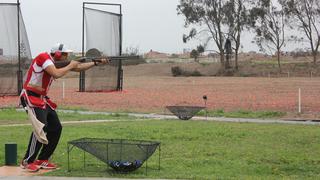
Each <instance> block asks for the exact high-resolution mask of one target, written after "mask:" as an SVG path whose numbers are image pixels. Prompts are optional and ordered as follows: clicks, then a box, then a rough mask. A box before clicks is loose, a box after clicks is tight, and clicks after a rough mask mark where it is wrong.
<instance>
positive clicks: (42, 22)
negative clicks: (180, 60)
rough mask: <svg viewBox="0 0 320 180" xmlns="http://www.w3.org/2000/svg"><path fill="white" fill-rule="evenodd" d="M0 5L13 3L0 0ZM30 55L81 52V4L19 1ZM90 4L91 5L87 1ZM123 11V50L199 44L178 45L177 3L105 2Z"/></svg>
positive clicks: (172, 49) (173, 49)
mask: <svg viewBox="0 0 320 180" xmlns="http://www.w3.org/2000/svg"><path fill="white" fill-rule="evenodd" d="M0 2H16V1H12V0H0ZM20 2H21V10H22V15H23V18H24V22H25V26H26V29H27V33H28V37H29V42H30V46H31V52H32V55H33V56H35V55H36V54H38V53H40V52H43V51H49V50H50V48H51V46H52V45H53V44H55V43H56V42H61V43H64V44H66V45H68V46H69V48H71V49H73V50H74V51H81V33H82V2H83V0H20ZM87 2H92V1H87ZM95 2H106V3H121V4H122V7H123V50H125V49H126V47H138V48H139V49H140V53H145V52H148V51H149V50H150V49H152V50H155V51H160V52H166V53H180V52H182V51H183V49H184V48H194V47H196V46H197V45H198V44H199V43H200V42H199V41H196V40H194V41H192V42H189V43H187V44H184V43H183V42H182V35H183V34H184V33H188V32H189V30H187V29H185V28H184V26H183V25H184V19H183V17H182V16H181V15H179V16H178V15H177V11H176V7H177V5H178V3H179V0H117V1H116V0H108V1H98V0H97V1H95ZM251 38H252V37H250V35H248V34H247V35H244V39H243V44H244V49H243V50H244V51H250V50H255V51H257V47H256V45H254V44H252V43H251Z"/></svg>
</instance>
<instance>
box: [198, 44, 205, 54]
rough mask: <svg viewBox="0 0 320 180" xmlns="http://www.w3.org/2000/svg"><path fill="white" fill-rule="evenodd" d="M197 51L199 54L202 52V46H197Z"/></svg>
mask: <svg viewBox="0 0 320 180" xmlns="http://www.w3.org/2000/svg"><path fill="white" fill-rule="evenodd" d="M197 51H198V52H199V55H201V54H202V53H204V47H203V46H202V45H199V46H197Z"/></svg>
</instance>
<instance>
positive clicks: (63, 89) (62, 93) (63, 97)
mask: <svg viewBox="0 0 320 180" xmlns="http://www.w3.org/2000/svg"><path fill="white" fill-rule="evenodd" d="M62 99H64V81H62Z"/></svg>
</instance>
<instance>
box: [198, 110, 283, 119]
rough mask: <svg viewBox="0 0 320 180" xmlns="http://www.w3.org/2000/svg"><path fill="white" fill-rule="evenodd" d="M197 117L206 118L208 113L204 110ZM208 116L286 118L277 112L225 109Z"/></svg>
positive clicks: (211, 112) (210, 113)
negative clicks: (226, 110) (229, 110)
mask: <svg viewBox="0 0 320 180" xmlns="http://www.w3.org/2000/svg"><path fill="white" fill-rule="evenodd" d="M197 115H199V116H205V115H206V111H205V110H202V111H200V112H199V113H198V114H197ZM207 115H208V116H210V117H227V118H254V119H271V118H281V117H283V116H285V115H286V113H285V112H277V111H248V110H238V111H231V112H225V111H224V110H223V109H218V110H214V111H210V110H209V111H208V112H207Z"/></svg>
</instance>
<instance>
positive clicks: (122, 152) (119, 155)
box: [68, 138, 160, 172]
mask: <svg viewBox="0 0 320 180" xmlns="http://www.w3.org/2000/svg"><path fill="white" fill-rule="evenodd" d="M68 143H69V144H72V145H74V146H76V147H78V148H80V149H82V150H84V151H86V152H88V153H90V154H92V155H93V156H95V157H96V158H98V159H100V160H101V161H103V162H104V163H106V164H108V165H109V166H110V167H112V168H113V169H114V170H116V171H119V172H130V171H134V170H136V169H138V168H139V167H141V166H142V164H143V163H144V162H145V161H146V160H147V159H148V158H149V157H150V156H151V155H152V154H153V153H154V152H155V151H156V149H157V147H158V146H159V145H160V143H159V142H154V141H142V140H125V139H101V138H82V139H77V140H73V141H70V142H68Z"/></svg>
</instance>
